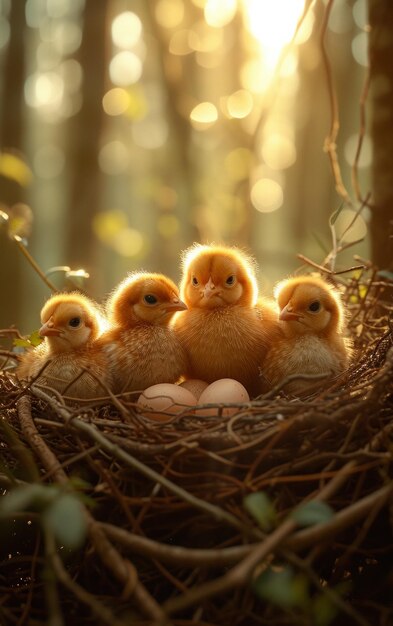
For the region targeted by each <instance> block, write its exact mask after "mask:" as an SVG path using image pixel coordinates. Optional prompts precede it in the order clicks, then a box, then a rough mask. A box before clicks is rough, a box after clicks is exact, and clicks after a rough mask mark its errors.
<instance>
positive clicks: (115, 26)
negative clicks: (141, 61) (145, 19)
mask: <svg viewBox="0 0 393 626" xmlns="http://www.w3.org/2000/svg"><path fill="white" fill-rule="evenodd" d="M111 31H112V40H113V43H114V44H116V46H118V47H119V48H124V49H129V48H133V47H134V46H135V45H136V44H137V43H138V41H139V38H140V36H141V35H142V22H141V20H140V19H139V17H138V16H137V15H136V14H135V13H132V11H124V13H120V14H119V15H117V16H116V17H115V19H114V20H113V22H112V28H111Z"/></svg>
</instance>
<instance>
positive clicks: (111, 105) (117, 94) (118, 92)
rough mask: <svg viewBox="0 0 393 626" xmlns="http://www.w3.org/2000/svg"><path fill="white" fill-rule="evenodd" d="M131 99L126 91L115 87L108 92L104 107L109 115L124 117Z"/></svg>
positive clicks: (104, 99)
mask: <svg viewBox="0 0 393 626" xmlns="http://www.w3.org/2000/svg"><path fill="white" fill-rule="evenodd" d="M129 103H130V97H129V95H128V93H127V91H126V90H125V89H121V88H120V87H115V88H114V89H110V90H109V91H107V92H106V94H105V95H104V97H103V99H102V106H103V109H104V111H105V113H106V114H107V115H113V116H115V115H122V114H123V113H125V112H126V111H127V109H128V106H129Z"/></svg>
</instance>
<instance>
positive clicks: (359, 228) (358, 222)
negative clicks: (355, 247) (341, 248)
mask: <svg viewBox="0 0 393 626" xmlns="http://www.w3.org/2000/svg"><path fill="white" fill-rule="evenodd" d="M355 218H356V219H355ZM353 220H354V222H353V224H352V221H353ZM351 224H352V226H351ZM349 226H350V228H349ZM334 227H335V230H336V233H337V236H338V237H340V238H342V240H343V241H344V242H346V243H350V242H352V241H358V240H359V239H363V237H365V236H366V235H367V225H366V222H365V221H364V219H363V217H362V216H361V215H358V216H356V211H353V210H352V209H343V210H342V211H341V213H340V214H339V216H338V217H337V219H336V221H335V223H334ZM347 229H348V230H347Z"/></svg>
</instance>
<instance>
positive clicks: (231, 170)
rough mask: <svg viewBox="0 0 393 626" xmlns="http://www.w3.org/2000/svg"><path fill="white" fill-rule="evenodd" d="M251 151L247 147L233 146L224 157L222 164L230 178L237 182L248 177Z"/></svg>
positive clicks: (251, 157)
mask: <svg viewBox="0 0 393 626" xmlns="http://www.w3.org/2000/svg"><path fill="white" fill-rule="evenodd" d="M253 158H254V155H253V153H252V152H251V150H248V148H235V150H231V152H229V153H228V154H227V156H226V157H225V161H224V166H225V169H226V171H227V172H228V175H229V176H230V178H231V179H232V180H233V181H235V182H239V181H241V180H245V179H246V178H248V177H249V174H250V169H251V164H252V160H253Z"/></svg>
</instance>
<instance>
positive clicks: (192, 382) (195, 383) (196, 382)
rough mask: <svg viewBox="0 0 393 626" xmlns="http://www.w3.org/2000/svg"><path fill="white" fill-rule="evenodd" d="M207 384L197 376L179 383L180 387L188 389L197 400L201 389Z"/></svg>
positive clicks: (203, 389)
mask: <svg viewBox="0 0 393 626" xmlns="http://www.w3.org/2000/svg"><path fill="white" fill-rule="evenodd" d="M208 386H209V383H206V382H205V381H204V380H200V379H199V378H190V379H189V380H185V381H184V382H182V383H180V387H183V389H188V391H191V393H192V394H193V395H194V396H195V397H196V399H197V400H199V397H200V395H201V393H202V392H203V391H205V389H206V388H207V387H208Z"/></svg>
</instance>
